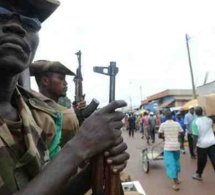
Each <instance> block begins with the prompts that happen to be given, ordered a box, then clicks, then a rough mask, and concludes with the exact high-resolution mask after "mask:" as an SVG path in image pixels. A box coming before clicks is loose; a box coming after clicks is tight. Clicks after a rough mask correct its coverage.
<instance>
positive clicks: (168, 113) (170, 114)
mask: <svg viewBox="0 0 215 195" xmlns="http://www.w3.org/2000/svg"><path fill="white" fill-rule="evenodd" d="M165 116H166V120H171V119H172V112H171V111H170V110H167V111H166V112H165Z"/></svg>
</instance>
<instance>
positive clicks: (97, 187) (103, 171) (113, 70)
mask: <svg viewBox="0 0 215 195" xmlns="http://www.w3.org/2000/svg"><path fill="white" fill-rule="evenodd" d="M93 70H94V72H97V73H100V74H105V75H108V76H110V93H109V102H112V101H114V100H115V77H116V74H117V73H118V71H119V69H118V68H117V67H116V62H110V66H109V67H98V66H95V67H94V68H93ZM93 171H94V173H93V187H92V190H93V195H124V192H123V189H122V185H121V182H120V176H119V174H113V173H112V172H111V170H110V167H109V166H108V165H107V164H106V163H105V161H104V158H103V156H98V157H95V162H94V164H93Z"/></svg>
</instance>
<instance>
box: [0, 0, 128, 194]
mask: <svg viewBox="0 0 215 195" xmlns="http://www.w3.org/2000/svg"><path fill="white" fill-rule="evenodd" d="M58 6H59V2H58V1H56V0H0V28H1V31H0V74H1V77H0V79H1V82H0V83H1V84H0V89H1V94H0V108H1V109H0V123H1V126H0V194H1V195H13V194H14V195H24V194H34V195H58V194H82V193H83V192H84V191H86V190H87V189H88V188H89V187H90V185H91V184H90V179H91V176H90V175H89V174H88V175H86V174H83V173H80V174H78V175H75V176H74V175H73V174H72V173H73V172H74V171H75V170H76V169H77V168H78V166H79V165H80V164H81V163H82V162H85V161H86V160H89V159H91V158H92V157H94V156H95V155H98V154H101V153H105V154H106V156H108V158H107V162H108V163H110V164H111V167H112V171H113V172H119V171H121V170H123V169H124V168H125V165H126V160H127V159H128V154H127V153H126V152H125V150H126V144H125V143H123V139H122V137H121V132H120V130H119V129H120V128H121V127H122V122H121V120H122V119H123V117H124V115H123V114H122V113H121V112H116V111H115V109H117V108H120V107H123V106H126V103H125V102H124V101H114V102H112V103H111V104H109V105H107V106H106V107H104V108H102V109H100V110H99V111H98V112H96V113H95V114H93V115H91V116H90V117H89V118H88V119H87V120H86V121H85V122H84V123H83V124H82V126H81V127H80V128H79V131H78V132H77V133H76V135H75V137H74V138H73V139H71V140H69V141H68V142H67V143H66V144H65V145H64V147H63V148H62V149H61V151H60V152H59V154H58V155H57V156H56V157H55V158H54V159H53V160H52V161H50V156H49V146H50V145H51V144H52V142H53V141H54V138H55V135H56V122H58V120H57V119H58V114H57V111H56V110H55V109H54V107H50V106H48V104H46V103H45V102H44V101H43V100H41V99H39V98H38V97H36V96H34V95H33V94H31V93H30V92H29V91H27V90H25V89H24V88H22V87H20V86H17V81H18V79H19V76H20V73H21V72H22V71H24V70H25V69H26V68H28V65H29V64H30V63H31V62H32V60H33V58H34V55H35V52H36V49H37V46H38V43H39V36H38V32H39V30H40V28H41V23H42V22H43V21H44V20H45V19H47V18H48V17H49V16H50V15H51V14H52V13H53V12H54V10H55V9H56V8H57V7H58ZM89 167H90V164H89ZM71 178H72V179H71ZM77 183H78V185H77Z"/></svg>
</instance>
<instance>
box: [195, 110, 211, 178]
mask: <svg viewBox="0 0 215 195" xmlns="http://www.w3.org/2000/svg"><path fill="white" fill-rule="evenodd" d="M195 113H196V115H197V118H196V119H195V120H194V121H193V122H192V134H193V138H194V141H195V143H196V146H197V170H196V173H195V174H194V175H193V177H192V178H193V179H196V180H199V181H201V180H202V173H203V171H204V168H205V165H206V163H207V156H209V158H210V160H211V163H212V166H213V168H214V171H215V136H214V133H213V128H212V127H213V121H212V120H211V119H210V118H208V117H207V116H203V110H202V108H201V107H200V106H198V107H196V109H195Z"/></svg>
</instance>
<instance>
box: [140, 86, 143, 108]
mask: <svg viewBox="0 0 215 195" xmlns="http://www.w3.org/2000/svg"><path fill="white" fill-rule="evenodd" d="M142 100H143V96H142V86H140V104H141V102H142Z"/></svg>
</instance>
